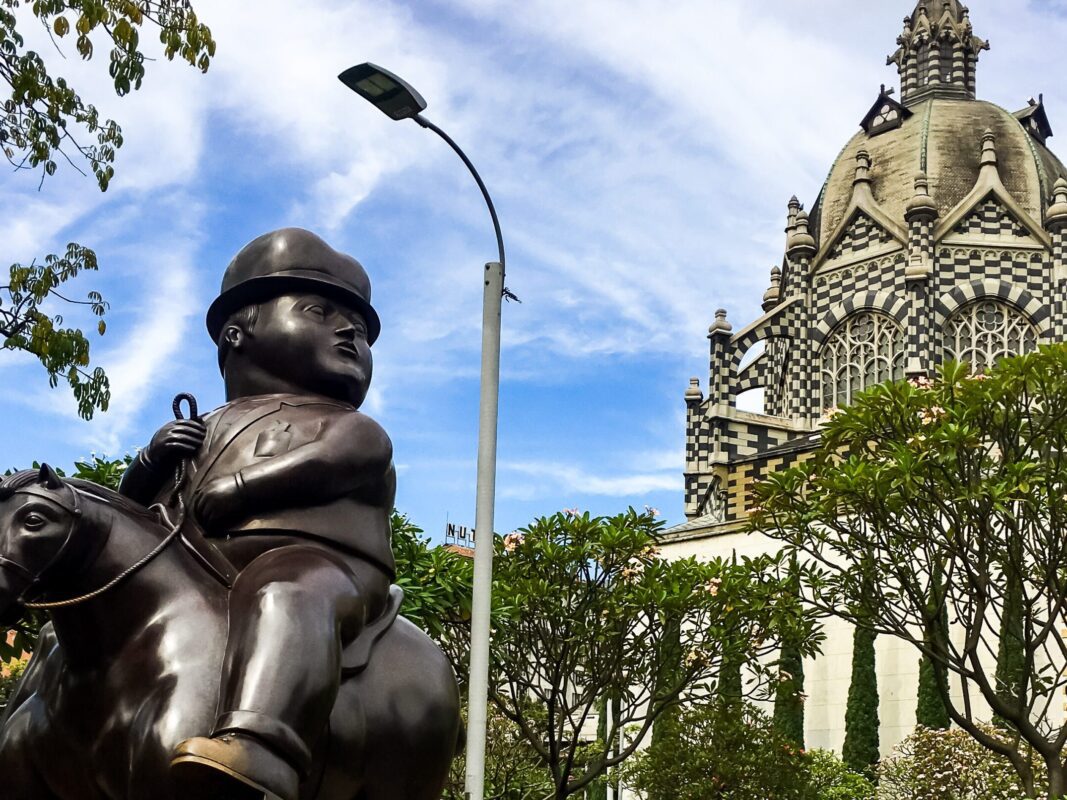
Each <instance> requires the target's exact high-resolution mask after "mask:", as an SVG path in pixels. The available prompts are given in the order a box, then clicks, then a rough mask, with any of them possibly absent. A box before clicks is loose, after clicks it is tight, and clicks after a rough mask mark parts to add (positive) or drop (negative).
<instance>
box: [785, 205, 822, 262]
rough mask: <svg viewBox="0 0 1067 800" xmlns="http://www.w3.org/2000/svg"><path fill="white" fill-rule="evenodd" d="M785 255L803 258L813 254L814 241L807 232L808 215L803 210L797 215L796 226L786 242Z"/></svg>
mask: <svg viewBox="0 0 1067 800" xmlns="http://www.w3.org/2000/svg"><path fill="white" fill-rule="evenodd" d="M786 253H788V254H789V255H795V256H797V257H799V258H803V257H804V256H805V255H808V256H811V255H814V254H815V239H814V238H812V235H811V233H809V232H808V213H807V212H806V211H804V210H803V209H801V210H800V212H799V213H798V214H797V224H796V228H795V230H794V231H793V233H792V235H791V236H790V237H789V240H788V241H787V242H786Z"/></svg>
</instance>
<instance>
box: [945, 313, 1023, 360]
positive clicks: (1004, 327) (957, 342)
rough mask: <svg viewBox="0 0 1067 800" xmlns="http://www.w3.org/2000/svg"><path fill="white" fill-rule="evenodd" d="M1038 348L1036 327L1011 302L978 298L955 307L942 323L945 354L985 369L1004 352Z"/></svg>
mask: <svg viewBox="0 0 1067 800" xmlns="http://www.w3.org/2000/svg"><path fill="white" fill-rule="evenodd" d="M1036 349H1037V330H1036V329H1035V328H1034V326H1033V325H1032V324H1030V321H1029V320H1028V319H1027V318H1026V317H1025V316H1023V314H1022V312H1020V311H1019V310H1018V309H1017V308H1015V307H1014V306H1011V305H1008V304H1007V303H1004V302H1002V301H1000V300H979V301H978V302H976V303H970V304H968V305H966V306H964V307H963V308H961V309H959V310H958V311H956V313H955V314H953V315H952V317H951V318H949V321H948V322H947V323H946V324H945V358H946V360H947V359H951V360H954V361H966V362H968V363H969V364H970V365H971V369H972V371H973V372H985V371H986V370H988V369H990V368H991V367H993V366H994V365H995V364H996V363H997V362H998V361H999V360H1000V359H1002V358H1004V357H1005V356H1013V355H1019V354H1021V353H1029V352H1031V351H1033V350H1036Z"/></svg>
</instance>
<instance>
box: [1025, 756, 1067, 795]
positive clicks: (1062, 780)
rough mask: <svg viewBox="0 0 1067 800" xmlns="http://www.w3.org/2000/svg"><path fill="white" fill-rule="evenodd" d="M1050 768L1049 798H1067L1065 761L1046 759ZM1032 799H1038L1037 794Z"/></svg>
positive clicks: (1046, 763) (1053, 758) (1052, 758)
mask: <svg viewBox="0 0 1067 800" xmlns="http://www.w3.org/2000/svg"><path fill="white" fill-rule="evenodd" d="M1045 766H1046V767H1048V796H1049V797H1050V798H1061V797H1067V770H1064V766H1063V761H1061V760H1060V759H1059V758H1057V757H1056V756H1052V757H1050V758H1047V759H1045ZM1031 796H1032V797H1037V793H1036V792H1035V793H1034V794H1033V795H1031Z"/></svg>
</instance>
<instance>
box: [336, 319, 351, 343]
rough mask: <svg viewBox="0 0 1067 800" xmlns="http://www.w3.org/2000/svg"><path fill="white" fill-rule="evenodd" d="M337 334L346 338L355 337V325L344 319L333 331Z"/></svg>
mask: <svg viewBox="0 0 1067 800" xmlns="http://www.w3.org/2000/svg"><path fill="white" fill-rule="evenodd" d="M334 332H335V333H336V334H337V335H338V336H343V337H344V338H346V339H349V340H352V339H355V338H356V326H355V325H353V324H352V323H351V322H350V321H348V320H345V321H344V322H342V323H341V324H340V325H339V326H338V327H337V330H336V331H334Z"/></svg>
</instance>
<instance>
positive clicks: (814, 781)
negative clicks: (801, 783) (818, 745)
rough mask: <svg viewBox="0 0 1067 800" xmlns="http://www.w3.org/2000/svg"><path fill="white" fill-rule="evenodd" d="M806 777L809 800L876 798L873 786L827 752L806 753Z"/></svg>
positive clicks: (861, 799)
mask: <svg viewBox="0 0 1067 800" xmlns="http://www.w3.org/2000/svg"><path fill="white" fill-rule="evenodd" d="M808 775H809V781H810V782H809V784H808V795H807V796H808V797H809V798H810V800H874V798H875V796H876V794H875V788H874V784H872V783H871V782H870V781H869V780H867V779H866V778H865V777H863V776H862V775H858V774H856V773H855V772H853V771H852V770H850V769H849V768H848V766H847V765H846V764H845V762H844V761H842V760H841V759H840V758H838V757H837V756H836V755H834V754H833V753H831V752H830V751H829V750H812V751H810V752H809V753H808Z"/></svg>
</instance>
